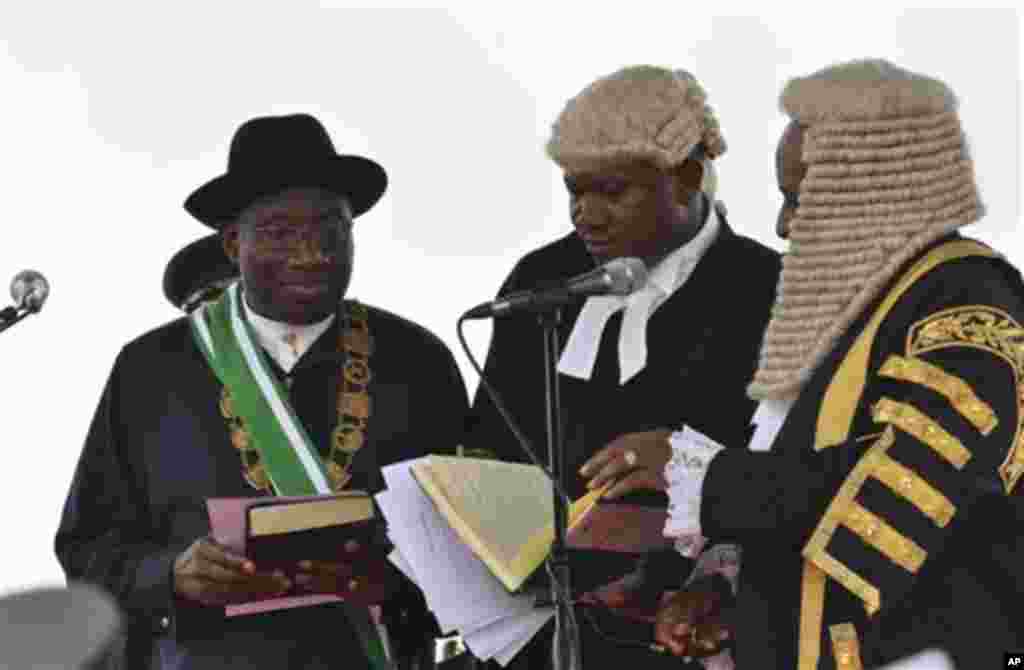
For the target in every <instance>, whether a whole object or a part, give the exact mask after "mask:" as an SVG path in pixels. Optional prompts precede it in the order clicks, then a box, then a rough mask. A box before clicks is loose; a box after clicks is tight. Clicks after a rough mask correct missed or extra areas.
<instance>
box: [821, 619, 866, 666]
mask: <svg viewBox="0 0 1024 670" xmlns="http://www.w3.org/2000/svg"><path fill="white" fill-rule="evenodd" d="M828 632H829V635H830V636H831V638H832V654H833V656H834V657H835V660H836V668H839V670H862V669H863V668H864V665H863V663H861V660H860V639H859V638H858V637H857V629H856V628H854V626H853V624H852V623H839V624H836V625H834V626H829V627H828Z"/></svg>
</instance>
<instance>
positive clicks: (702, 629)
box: [654, 589, 731, 658]
mask: <svg viewBox="0 0 1024 670" xmlns="http://www.w3.org/2000/svg"><path fill="white" fill-rule="evenodd" d="M730 636H731V631H730V630H729V625H728V623H727V622H725V621H724V617H723V610H722V607H721V602H720V597H719V595H718V594H717V593H715V592H714V591H708V590H705V589H684V590H682V591H679V592H677V593H675V594H673V595H671V596H669V597H668V598H666V599H665V601H664V602H663V603H662V604H661V607H659V608H658V615H657V618H656V620H655V624H654V639H655V641H656V642H657V643H658V644H661V645H664V646H665V647H666V648H667V649H668V650H669V651H670V652H672V654H674V655H676V656H684V657H693V658H701V657H704V656H713V655H715V654H717V653H718V652H720V651H721V650H722V644H723V643H724V642H725V641H726V640H728V639H729V637H730Z"/></svg>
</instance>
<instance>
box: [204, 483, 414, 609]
mask: <svg viewBox="0 0 1024 670" xmlns="http://www.w3.org/2000/svg"><path fill="white" fill-rule="evenodd" d="M207 507H208V510H209V514H210V525H211V527H212V529H213V535H214V537H215V538H216V540H217V542H218V543H220V546H221V547H222V551H223V553H225V555H226V556H227V559H225V560H226V563H225V564H224V566H222V567H226V568H231V569H235V570H238V571H241V572H242V574H243V575H244V574H252V575H270V576H272V577H273V578H274V579H275V580H277V581H276V584H275V588H276V590H274V591H269V590H262V589H256V590H253V591H252V592H247V591H245V590H244V589H242V591H241V593H240V594H239V598H234V597H232V598H231V599H229V600H226V601H222V602H221V603H220V604H228V605H229V607H228V610H227V614H228V616H234V615H237V614H250V613H257V612H261V611H267V610H271V609H279V608H286V607H301V606H308V605H316V604H320V603H323V602H330V601H337V600H341V599H344V600H350V601H353V602H356V603H358V604H361V605H363V604H365V605H370V604H377V603H380V602H382V601H384V600H386V599H387V597H388V596H389V595H391V593H393V592H394V589H395V588H396V587H397V585H398V581H397V580H398V579H400V578H399V577H398V574H397V572H396V571H395V569H394V568H393V567H392V566H391V565H390V564H389V563H388V561H387V559H386V555H387V551H388V550H389V549H390V548H389V547H386V546H382V544H381V541H380V540H381V539H382V538H383V537H384V532H383V521H382V520H381V519H380V517H379V516H378V515H377V514H376V511H375V509H374V506H373V500H372V498H371V497H370V496H369V495H367V494H366V493H363V492H360V491H349V492H344V493H339V494H334V495H327V496H309V497H257V498H214V499H210V500H208V501H207ZM223 548H226V549H223ZM231 566H234V567H233V568H232V567H231ZM281 587H284V590H281ZM246 593H248V594H249V595H251V597H244V596H245V595H246ZM235 603H243V604H242V605H236V604H235Z"/></svg>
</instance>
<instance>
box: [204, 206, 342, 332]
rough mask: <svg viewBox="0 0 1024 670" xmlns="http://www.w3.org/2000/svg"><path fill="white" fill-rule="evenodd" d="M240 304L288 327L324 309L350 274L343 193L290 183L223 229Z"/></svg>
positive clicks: (317, 316)
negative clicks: (241, 287)
mask: <svg viewBox="0 0 1024 670" xmlns="http://www.w3.org/2000/svg"><path fill="white" fill-rule="evenodd" d="M224 236H225V251H226V252H227V253H228V255H229V256H231V257H232V258H233V259H234V260H235V261H236V262H237V263H238V267H239V270H240V273H241V276H242V283H243V285H244V287H245V295H246V302H247V303H248V304H249V307H251V308H252V309H253V310H254V311H255V312H256V313H257V314H260V315H262V316H265V317H267V318H268V319H273V320H275V321H283V322H285V323H291V324H296V325H300V324H308V323H315V322H316V321H319V320H321V319H324V318H325V317H327V316H328V315H330V314H332V313H333V312H334V311H335V310H336V309H337V307H338V303H339V302H340V301H341V299H342V298H343V297H344V295H345V292H346V291H347V290H348V285H349V281H350V280H351V278H352V262H353V255H354V248H353V244H352V216H351V213H350V209H349V206H348V203H347V202H346V201H345V199H344V198H341V197H339V196H338V195H336V194H334V193H331V192H329V191H326V190H323V189H319V188H293V189H288V190H286V191H282V192H281V193H278V194H277V195H275V196H272V197H269V198H265V199H263V200H259V201H257V202H255V203H253V204H252V205H250V206H249V207H248V208H246V209H245V210H244V211H243V212H242V213H241V215H240V216H239V218H238V222H237V223H235V224H233V225H231V226H229V227H228V228H227V229H225V231H224Z"/></svg>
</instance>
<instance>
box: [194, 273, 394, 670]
mask: <svg viewBox="0 0 1024 670" xmlns="http://www.w3.org/2000/svg"><path fill="white" fill-rule="evenodd" d="M189 320H190V323H191V326H192V334H193V336H194V338H195V341H196V344H197V346H198V347H199V349H200V350H201V351H202V352H203V354H204V356H205V357H206V360H207V362H208V363H209V364H210V368H211V369H212V370H213V372H214V374H216V375H217V378H218V379H219V380H220V382H221V383H222V384H223V385H224V386H226V387H227V389H228V392H229V393H230V394H231V401H232V404H233V406H234V411H235V413H236V415H237V416H239V417H240V418H241V419H242V420H243V421H244V422H245V425H246V427H247V428H248V432H249V436H250V439H251V440H252V441H253V444H254V445H255V447H256V449H258V450H259V453H260V459H261V462H262V463H263V466H264V468H265V469H266V472H267V477H268V478H269V479H270V482H271V484H272V485H273V487H274V492H275V493H276V494H277V495H280V496H308V495H326V494H330V493H333V491H332V490H331V487H330V484H329V483H328V479H327V473H326V471H325V469H324V463H323V459H322V458H321V457H320V453H319V451H318V450H317V448H316V445H315V444H314V443H313V441H312V440H311V439H310V437H309V434H308V433H307V432H306V429H305V428H304V427H303V425H302V423H301V422H300V421H299V420H298V417H296V415H295V411H294V410H293V409H292V406H291V403H290V402H289V400H288V395H287V392H286V391H285V389H284V388H283V387H282V385H281V383H280V382H279V381H278V380H277V377H276V376H275V375H274V374H273V373H272V372H271V371H270V368H269V366H268V365H267V361H266V360H265V358H264V357H263V355H262V354H261V353H260V351H261V347H260V345H259V343H258V341H257V339H256V336H255V333H254V332H253V329H252V326H251V325H250V324H249V321H248V320H247V319H246V318H245V310H243V309H242V295H241V292H240V282H235V283H234V284H232V285H231V286H230V287H228V288H227V290H225V291H224V293H223V295H221V297H220V298H219V299H218V300H216V301H215V302H207V303H205V304H203V305H202V306H201V307H199V308H198V309H196V310H195V311H194V312H192V314H191V316H190V317H189ZM343 606H344V609H345V613H346V614H347V616H348V619H349V621H350V622H351V623H352V625H353V627H354V628H355V629H356V632H357V633H358V634H359V638H360V640H361V642H362V643H363V649H364V651H365V652H366V654H367V657H368V658H369V660H370V662H371V664H372V665H373V667H374V668H376V670H394V665H393V663H392V662H391V660H390V659H389V658H388V654H387V653H386V651H385V646H384V643H383V642H382V640H381V636H380V633H379V631H378V630H377V629H376V628H375V626H374V624H373V621H372V618H371V616H370V613H369V611H368V610H367V609H366V608H363V607H359V606H358V605H355V604H353V603H349V602H344V601H343Z"/></svg>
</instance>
